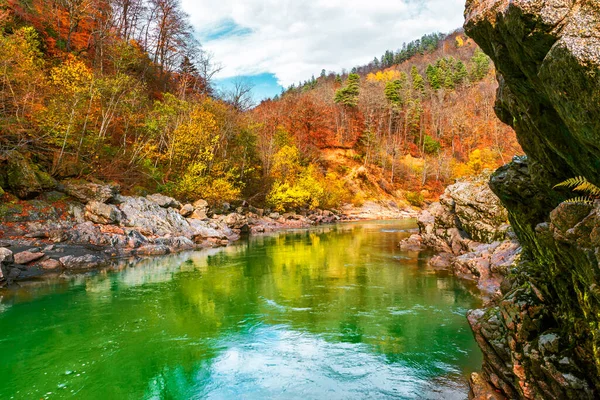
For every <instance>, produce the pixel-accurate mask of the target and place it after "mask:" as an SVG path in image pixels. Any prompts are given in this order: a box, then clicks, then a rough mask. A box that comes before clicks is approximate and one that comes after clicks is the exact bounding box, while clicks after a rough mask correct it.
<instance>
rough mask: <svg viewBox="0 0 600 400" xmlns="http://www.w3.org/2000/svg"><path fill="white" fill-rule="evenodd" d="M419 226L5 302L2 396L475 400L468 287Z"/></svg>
mask: <svg viewBox="0 0 600 400" xmlns="http://www.w3.org/2000/svg"><path fill="white" fill-rule="evenodd" d="M413 228H414V224H413V223H411V222H398V221H396V222H371V223H355V224H344V225H336V226H327V227H320V228H316V229H312V230H309V231H293V232H284V233H279V234H276V235H268V236H260V237H253V238H250V239H248V240H246V241H244V242H240V243H238V244H236V245H233V246H230V247H228V248H225V249H220V250H210V251H200V252H192V253H183V254H177V255H173V256H169V257H164V258H154V259H145V260H141V261H137V262H135V263H126V264H122V265H120V266H119V267H118V268H116V270H115V271H103V272H100V273H96V274H88V275H80V276H76V277H71V278H68V279H60V280H47V281H40V282H36V283H34V284H32V285H29V286H27V287H24V288H23V289H21V290H15V291H12V292H8V293H5V294H4V298H3V299H2V301H1V302H0V327H1V328H2V329H1V331H0V345H1V346H2V349H3V351H2V352H0V376H3V377H4V378H3V379H2V380H0V398H2V399H4V398H7V399H10V398H15V399H29V398H65V397H72V396H73V395H75V396H76V397H78V398H86V399H95V398H98V399H106V398H119V399H121V398H123V399H127V398H132V399H134V398H135V399H138V398H145V399H171V398H172V399H188V398H198V399H200V398H202V399H203V398H211V399H233V398H244V399H252V398H263V399H264V398H282V399H284V398H285V399H294V398H302V399H320V398H326V399H338V398H339V399H354V398H356V399H362V398H374V399H376V398H406V399H411V398H425V399H427V398H431V399H438V398H447V399H453V398H456V399H464V398H466V393H467V386H466V376H467V374H468V373H469V372H471V371H473V370H476V369H477V368H478V367H479V366H480V365H481V358H480V357H481V356H480V353H479V350H478V348H477V345H476V343H475V341H474V340H473V338H472V334H471V331H470V329H469V327H468V324H467V322H466V319H465V317H464V315H465V313H466V311H467V310H468V309H469V308H473V307H477V306H478V305H479V304H478V301H477V299H476V298H474V297H473V296H472V295H471V294H470V292H469V291H467V290H466V289H465V287H464V286H463V285H462V283H461V282H459V281H458V280H457V279H455V278H454V277H452V276H449V275H447V274H446V275H441V274H439V273H435V272H434V271H431V270H430V269H428V267H427V261H428V257H429V255H427V254H418V253H406V252H402V251H401V250H400V249H399V248H398V246H397V243H398V241H399V240H401V239H402V238H404V237H406V236H408V235H410V232H411V230H412V229H413Z"/></svg>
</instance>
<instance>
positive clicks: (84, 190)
mask: <svg viewBox="0 0 600 400" xmlns="http://www.w3.org/2000/svg"><path fill="white" fill-rule="evenodd" d="M61 189H62V191H64V192H65V193H66V194H68V195H69V196H71V197H74V198H76V199H77V200H79V201H81V202H82V203H84V204H85V203H89V202H90V201H97V202H99V203H107V202H109V201H111V200H113V199H114V198H115V197H116V196H117V195H118V194H119V190H120V187H119V185H116V184H100V183H93V182H85V181H79V180H73V179H72V180H66V181H63V182H62V186H61Z"/></svg>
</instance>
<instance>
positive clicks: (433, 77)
mask: <svg viewBox="0 0 600 400" xmlns="http://www.w3.org/2000/svg"><path fill="white" fill-rule="evenodd" d="M426 75H427V82H429V86H431V88H432V89H433V90H439V89H440V88H441V84H440V77H439V71H438V68H437V67H434V66H433V65H431V64H429V65H428V66H427V71H426Z"/></svg>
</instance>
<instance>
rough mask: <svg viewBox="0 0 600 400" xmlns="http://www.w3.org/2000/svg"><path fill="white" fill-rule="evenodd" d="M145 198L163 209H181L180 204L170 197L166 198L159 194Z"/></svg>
mask: <svg viewBox="0 0 600 400" xmlns="http://www.w3.org/2000/svg"><path fill="white" fill-rule="evenodd" d="M146 198H147V199H148V200H150V201H153V202H155V203H156V204H158V205H159V206H161V207H163V208H181V203H180V202H178V201H177V200H175V199H174V198H172V197H168V196H165V195H162V194H160V193H156V194H151V195H149V196H146Z"/></svg>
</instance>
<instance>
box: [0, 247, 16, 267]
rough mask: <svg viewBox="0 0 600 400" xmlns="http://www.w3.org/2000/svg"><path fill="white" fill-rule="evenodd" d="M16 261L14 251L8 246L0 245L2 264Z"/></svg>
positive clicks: (0, 262) (0, 260)
mask: <svg viewBox="0 0 600 400" xmlns="http://www.w3.org/2000/svg"><path fill="white" fill-rule="evenodd" d="M13 261H14V258H13V252H12V251H10V250H9V249H7V248H4V247H0V264H2V263H7V264H8V263H11V262H13Z"/></svg>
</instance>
